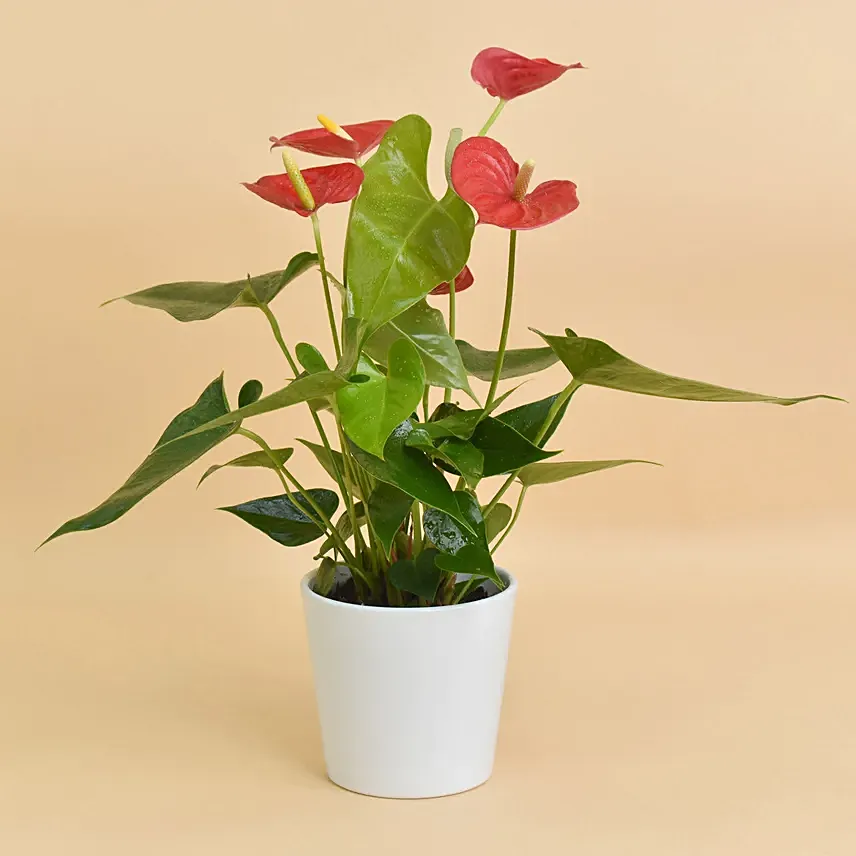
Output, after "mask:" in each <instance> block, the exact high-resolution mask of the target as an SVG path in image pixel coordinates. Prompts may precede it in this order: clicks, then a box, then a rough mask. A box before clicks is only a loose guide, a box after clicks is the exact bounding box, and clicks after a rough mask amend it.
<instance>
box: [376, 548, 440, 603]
mask: <svg viewBox="0 0 856 856" xmlns="http://www.w3.org/2000/svg"><path fill="white" fill-rule="evenodd" d="M437 555H438V554H437V551H436V550H432V549H431V548H428V549H427V550H423V551H422V552H421V553H420V554H419V555H418V556H417V557H416V559H415V560H413V559H399V560H398V561H397V562H395V563H394V564H393V565H392V567H390V569H389V581H390V582H391V583H392V584H393V585H394V586H395V587H396V588H397V589H399V590H400V591H406V592H410V594H415V595H416V596H417V597H422V598H425V600H429V601H430V600H434V596H435V595H436V594H437V586H439V585H440V580H441V579H442V578H443V571H442V570H441V569H440V568H438V567H437V565H436V564H435V559H436V557H437Z"/></svg>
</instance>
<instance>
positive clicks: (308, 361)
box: [294, 342, 330, 374]
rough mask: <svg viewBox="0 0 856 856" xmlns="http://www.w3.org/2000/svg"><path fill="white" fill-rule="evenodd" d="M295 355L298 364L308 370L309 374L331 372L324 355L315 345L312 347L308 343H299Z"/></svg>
mask: <svg viewBox="0 0 856 856" xmlns="http://www.w3.org/2000/svg"><path fill="white" fill-rule="evenodd" d="M294 354H295V356H296V357H297V362H299V363H300V365H302V366H303V368H304V369H306V372H307V374H317V373H318V372H326V371H329V370H330V367H329V366H328V365H327V361H326V360H325V359H324V355H323V354H322V353H321V351H319V350H318V348H316V347H315V345H310V344H309V343H308V342H298V343H297V345H296V346H295V348H294Z"/></svg>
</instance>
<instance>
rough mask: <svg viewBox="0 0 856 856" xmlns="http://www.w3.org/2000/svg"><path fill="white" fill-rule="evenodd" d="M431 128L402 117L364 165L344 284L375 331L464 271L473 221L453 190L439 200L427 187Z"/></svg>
mask: <svg viewBox="0 0 856 856" xmlns="http://www.w3.org/2000/svg"><path fill="white" fill-rule="evenodd" d="M430 142H431V128H430V126H429V125H428V123H427V122H426V121H425V120H424V119H423V118H422V117H421V116H405V117H404V118H403V119H399V120H398V121H397V122H396V123H395V124H394V125H393V126H392V127H391V128H390V129H389V130H388V131H387V132H386V135H385V136H384V138H383V141H382V142H381V144H380V147H379V148H378V150H377V152H376V153H375V154H374V155H373V156H372V158H371V159H370V160H369V161H368V163H367V164H366V165H365V179H364V181H363V185H362V190H361V192H360V195H359V196H358V197H357V199H356V201H355V202H354V207H353V211H352V216H351V221H350V227H349V230H348V258H347V283H348V290H349V295H350V298H351V310H352V314H353V315H356V316H357V317H359V318H362V319H364V320H365V321H366V322H367V324H368V330H367V332H373V331H374V330H377V329H378V328H379V327H381V326H382V325H383V324H385V323H386V322H387V321H391V320H392V319H393V318H395V316H396V315H399V314H400V313H402V312H404V310H405V309H407V308H409V307H410V306H412V305H413V304H414V303H418V302H419V301H420V300H421V299H422V298H423V297H425V296H426V295H427V294H428V293H429V292H430V291H431V289H433V288H434V287H435V286H437V285H439V284H440V283H441V282H448V281H449V280H451V279H452V278H454V277H455V276H456V275H457V274H458V273H459V272H460V271H461V269H462V268H463V267H464V265H465V264H466V262H467V258H468V257H469V254H470V242H471V241H472V236H473V229H474V227H475V219H474V217H473V213H472V211H471V210H470V207H469V206H468V205H467V204H466V203H465V202H464V201H463V200H462V199H461V198H460V197H459V196H458V195H457V194H456V193H455V192H454V191H453V190H452V189H449V190H448V191H447V192H446V195H445V196H444V197H443V198H442V199H440V200H438V199H435V198H434V196H433V195H432V193H431V190H430V188H429V186H428V174H427V173H428V148H429V145H430Z"/></svg>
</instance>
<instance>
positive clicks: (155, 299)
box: [103, 253, 318, 321]
mask: <svg viewBox="0 0 856 856" xmlns="http://www.w3.org/2000/svg"><path fill="white" fill-rule="evenodd" d="M316 264H318V256H317V255H315V253H298V254H297V255H296V256H295V257H294V258H293V259H292V260H291V261H290V262H289V263H288V266H287V267H286V268H285V270H275V271H271V272H270V273H264V274H262V275H261V276H253V277H249V278H244V279H236V280H235V281H234V282H167V283H164V284H163V285H153V286H152V287H151V288H144V289H143V290H142V291H135V292H134V293H133V294H126V295H124V296H123V297H114V298H113V300H108V301H107V303H114V302H115V301H117V300H127V301H128V302H129V303H135V304H137V305H138V306H148V307H150V308H151V309H162V310H163V311H164V312H168V313H169V314H170V315H172V317H173V318H175V319H176V320H177V321H204V320H206V319H208V318H213V317H214V316H215V315H217V314H219V313H220V312H222V311H223V310H224V309H230V308H232V307H235V306H256V305H257V304H258V303H262V304H268V303H270V302H271V300H273V299H274V297H276V296H277V294H279V293H280V291H282V289H283V288H285V286H286V285H288V284H289V283H290V282H291V281H292V280H293V279H295V278H296V277H298V276H300V274H302V273H305V272H306V271H307V270H309V268H311V267H314V266H315V265H316ZM107 303H105V304H103V305H105V306H106V305H107Z"/></svg>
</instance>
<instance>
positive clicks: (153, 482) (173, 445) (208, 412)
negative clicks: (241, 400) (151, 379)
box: [45, 375, 238, 543]
mask: <svg viewBox="0 0 856 856" xmlns="http://www.w3.org/2000/svg"><path fill="white" fill-rule="evenodd" d="M228 409H229V405H228V402H227V401H226V394H225V391H224V389H223V375H220V377H218V378H216V379H215V380H213V381H212V382H211V383H210V384H209V385H208V386H207V387H206V389H205V391H204V392H203V393H202V395H200V396H199V399H198V400H197V401H196V403H195V404H194V405H193V406H192V407H189V408H188V409H187V410H184V411H182V412H181V413H179V414H178V416H176V417H175V419H173V420H172V422H170V423H169V425H168V426H167V428H166V430H165V431H164V432H163V434H162V435H161V437H160V439H159V440H158V442H157V444H156V445H155V447H154V449H153V450H152V452H151V454H149V456H148V457H147V458H146V459H145V460H144V461H143V463H142V464H140V466H139V467H137V469H136V470H135V471H134V472H133V473H132V474H131V476H130V477H129V478H128V480H127V481H126V482H125V484H123V485H122V487H120V488H119V490H117V491H116V492H115V493H114V494H113V495H112V496H110V497H108V498H107V499H106V500H104V502H102V503H101V505H99V506H97V507H96V508H93V509H92V511H89V512H87V513H86V514H84V515H82V516H80V517H75V518H74V519H73V520H69V521H68V522H67V523H64V524H63V525H62V526H60V528H59V529H57V530H56V532H54V533H53V535H51V536H50V538H48V539H47V541H50V540H52V539H53V538H57V537H58V536H60V535H65V534H66V533H68V532H82V531H85V530H89V529H99V528H100V527H102V526H106V525H107V524H108V523H112V522H113V521H114V520H118V519H119V518H120V517H121V516H122V515H123V514H125V513H126V512H127V511H130V509H131V508H133V507H134V506H135V505H136V504H137V503H138V502H139V501H140V500H141V499H143V498H144V497H146V496H148V495H149V494H150V493H151V492H152V491H153V490H155V489H156V488H158V487H160V486H161V485H162V484H163V483H164V482H165V481H167V480H168V479H170V478H172V477H173V476H174V475H175V474H176V473H179V472H181V471H182V470H183V469H184V468H185V467H187V466H189V465H190V464H192V463H193V462H194V461H196V460H198V459H199V458H201V457H202V455H204V454H205V453H206V452H207V451H209V450H210V449H213V448H214V447H215V446H216V445H217V444H218V443H220V442H221V441H222V440H225V439H226V437H228V436H229V435H230V434H232V433H233V432H234V431H235V429H236V428H237V427H238V426H237V423H231V424H229V425H226V426H222V427H215V428H213V429H209V430H205V431H203V432H202V433H199V434H196V433H194V434H192V436H183V435H185V434H187V433H188V432H190V431H192V430H193V429H195V428H196V427H197V426H199V425H206V424H208V423H209V422H211V421H216V419H217V417H219V416H220V415H221V414H224V413H226V412H227V411H228ZM47 541H46V542H45V543H47Z"/></svg>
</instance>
